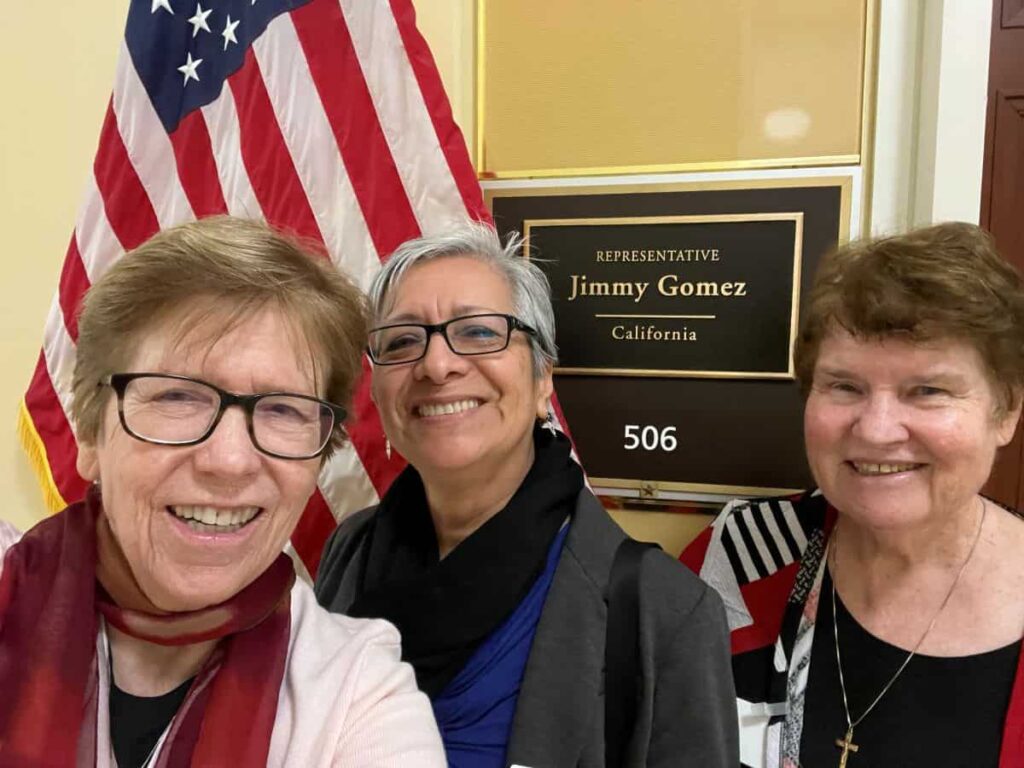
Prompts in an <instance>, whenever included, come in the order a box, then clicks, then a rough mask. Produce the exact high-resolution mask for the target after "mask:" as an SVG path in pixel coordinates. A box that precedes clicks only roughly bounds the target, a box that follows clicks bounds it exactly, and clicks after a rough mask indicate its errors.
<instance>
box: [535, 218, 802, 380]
mask: <svg viewBox="0 0 1024 768" xmlns="http://www.w3.org/2000/svg"><path fill="white" fill-rule="evenodd" d="M523 228H524V235H525V236H526V241H527V245H528V246H529V248H528V252H529V253H530V258H533V259H536V262H537V264H538V265H539V266H540V267H541V268H542V269H543V270H544V271H545V273H546V274H547V276H548V279H549V280H550V281H551V288H552V298H553V301H554V305H555V312H556V315H557V317H558V345H559V358H560V361H559V367H558V369H557V371H556V372H557V373H560V374H576V375H580V374H599V375H600V374H604V375H619V376H691V377H712V378H729V377H735V378H789V377H792V375H793V371H792V363H791V360H792V347H793V338H794V333H795V328H796V320H797V308H798V306H799V286H800V262H801V259H800V256H801V252H800V248H801V240H802V234H803V213H802V212H793V213H788V212H782V213H751V214H731V215H729V214H726V215H717V216H653V217H644V216H634V217H622V218H607V219H597V218H585V219H549V220H544V219H528V220H526V221H524V222H523Z"/></svg>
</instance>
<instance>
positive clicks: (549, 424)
mask: <svg viewBox="0 0 1024 768" xmlns="http://www.w3.org/2000/svg"><path fill="white" fill-rule="evenodd" d="M541 427H543V428H544V429H546V430H548V431H549V432H551V434H555V433H556V432H557V431H558V427H557V426H556V425H555V412H554V411H553V410H551V409H550V408H548V414H547V416H546V417H545V418H544V423H543V424H541Z"/></svg>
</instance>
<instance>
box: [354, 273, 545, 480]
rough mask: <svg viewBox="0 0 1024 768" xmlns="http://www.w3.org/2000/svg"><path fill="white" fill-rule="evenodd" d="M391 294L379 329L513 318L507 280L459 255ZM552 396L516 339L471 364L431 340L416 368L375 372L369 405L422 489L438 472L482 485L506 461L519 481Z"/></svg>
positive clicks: (526, 346)
mask: <svg viewBox="0 0 1024 768" xmlns="http://www.w3.org/2000/svg"><path fill="white" fill-rule="evenodd" d="M392 290H393V293H392V295H391V297H390V298H391V306H390V307H389V311H388V313H387V314H386V316H385V317H383V318H381V320H380V322H379V323H378V324H379V325H386V324H388V323H396V322H402V321H408V322H413V323H441V322H444V321H446V320H450V319H452V318H453V317H459V316H462V315H469V314H476V313H486V312H495V313H501V314H514V311H513V306H512V295H511V291H510V290H509V285H508V283H507V281H506V280H505V278H504V277H503V276H502V275H501V274H500V273H499V272H498V271H497V270H495V269H494V268H493V267H491V266H489V265H488V264H486V263H484V262H482V261H480V260H478V259H474V258H471V257H466V256H450V257H442V258H438V259H434V260H432V261H427V262H424V263H422V264H418V265H416V266H413V267H411V268H410V269H409V270H408V271H407V272H406V273H405V274H404V275H403V276H402V279H401V280H400V281H399V283H398V285H397V286H395V288H393V289H392ZM551 389H552V384H551V372H550V370H548V371H544V372H543V374H542V375H541V376H540V377H536V376H534V372H533V366H532V361H531V352H530V342H529V339H528V337H527V336H526V335H525V334H523V333H521V332H519V331H513V333H512V338H511V340H510V343H509V346H508V348H507V349H505V350H504V351H502V352H495V353H492V354H485V355H477V356H460V355H456V354H454V353H453V352H452V351H451V349H449V348H448V345H447V344H446V343H445V341H444V339H443V338H441V336H440V334H434V335H432V336H431V337H430V339H429V342H428V346H427V353H426V356H425V357H424V358H423V359H421V360H419V361H417V362H415V363H406V364H402V365H390V366H381V365H377V366H374V369H373V400H374V402H375V403H376V404H377V407H378V409H379V410H380V414H381V420H382V422H383V424H384V430H385V432H386V433H387V435H388V439H389V440H390V441H391V443H392V444H393V445H394V446H395V448H396V449H397V450H398V451H399V453H401V454H402V455H403V456H405V458H406V459H408V460H409V462H410V463H411V464H412V465H413V466H414V467H416V469H417V470H418V471H419V472H420V474H421V476H422V477H423V478H424V480H425V481H426V482H427V483H428V484H429V483H430V481H431V478H432V477H435V476H437V475H438V473H448V474H447V476H448V477H449V478H450V477H452V474H451V473H452V472H459V471H465V472H469V473H471V474H474V475H476V476H477V477H486V476H487V475H488V473H495V474H496V471H497V468H499V467H502V466H506V465H507V463H508V462H514V463H516V465H517V466H518V465H522V466H523V467H524V472H525V469H528V468H529V466H530V463H531V461H532V455H533V437H532V435H533V425H534V422H535V421H536V419H538V418H544V417H545V416H546V415H547V404H548V400H549V399H550V397H551Z"/></svg>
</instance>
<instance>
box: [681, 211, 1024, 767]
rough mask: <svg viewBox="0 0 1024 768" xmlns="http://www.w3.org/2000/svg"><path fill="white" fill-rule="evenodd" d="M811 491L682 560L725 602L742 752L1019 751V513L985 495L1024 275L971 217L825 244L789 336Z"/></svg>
mask: <svg viewBox="0 0 1024 768" xmlns="http://www.w3.org/2000/svg"><path fill="white" fill-rule="evenodd" d="M795 362H796V370H797V376H798V378H799V380H800V383H801V385H802V386H803V389H804V391H805V393H806V407H805V411H804V436H805V442H806V448H807V458H808V461H809V463H810V467H811V471H812V473H813V475H814V478H815V480H816V481H817V484H818V488H819V490H817V491H814V492H812V493H807V494H804V495H801V496H798V497H796V498H792V499H772V500H761V501H751V502H735V503H732V504H730V505H729V506H727V507H726V509H725V510H724V511H723V512H722V513H721V515H719V517H718V518H717V519H716V520H715V522H714V523H713V524H712V526H711V528H710V529H708V530H707V531H706V532H705V533H704V534H703V535H702V536H701V537H700V538H699V539H698V540H697V541H696V542H695V543H694V544H693V545H691V546H690V547H689V548H688V550H687V551H686V552H684V553H683V558H682V559H683V560H684V562H686V563H687V564H688V565H690V566H691V567H693V568H694V569H695V570H698V571H699V572H700V575H701V576H702V577H703V578H704V579H705V580H706V581H708V582H709V583H710V584H711V585H712V586H714V587H715V588H716V589H718V591H719V592H720V593H721V594H722V596H723V597H724V598H725V602H726V605H727V606H728V609H729V620H730V629H731V630H732V648H733V671H734V675H735V679H736V689H737V696H738V707H739V714H740V740H741V759H742V761H743V764H744V765H746V766H751V767H756V768H761V767H762V766H771V767H772V768H776V766H778V767H784V768H791V767H792V766H797V765H806V766H821V765H836V764H838V765H841V766H846V765H849V767H850V768H869V767H872V766H900V767H901V768H904V767H906V768H914V766H935V765H941V766H971V767H972V768H979V767H981V766H997V765H998V766H1000V767H1001V768H1010V766H1014V767H1015V768H1017V767H1019V766H1021V765H1024V667H1022V666H1021V652H1020V651H1021V638H1022V637H1024V557H1021V553H1022V552H1024V520H1022V519H1021V517H1020V515H1019V513H1018V512H1016V511H1014V510H1009V509H1005V508H1003V507H1001V506H1000V505H998V504H996V503H995V502H993V501H991V500H990V499H987V498H985V497H984V496H983V495H981V489H982V486H984V485H985V483H986V481H987V480H988V478H989V475H990V473H991V471H992V466H993V463H994V461H995V458H996V454H997V451H998V450H999V449H1000V448H1002V447H1003V446H1005V445H1007V443H1009V442H1010V440H1011V439H1012V437H1013V434H1014V430H1015V428H1016V425H1017V421H1018V417H1019V416H1020V411H1021V395H1022V391H1024V289H1022V286H1021V279H1020V276H1019V275H1018V274H1017V272H1016V271H1015V270H1014V269H1013V268H1012V267H1011V266H1010V265H1009V264H1007V263H1006V262H1005V261H1003V260H1002V259H1001V258H1000V257H999V255H998V254H997V253H996V252H995V250H994V248H993V245H992V241H991V239H990V238H989V237H988V235H986V234H985V233H984V232H982V231H981V230H980V229H978V228H977V227H975V226H973V225H969V224H942V225H939V226H935V227H931V228H928V229H922V230H918V231H915V232H911V233H909V234H906V235H903V236H899V237H890V238H885V239H880V240H874V241H867V242H861V243H853V244H851V245H848V246H845V247H843V248H840V249H839V250H838V251H837V252H836V253H834V254H832V255H831V256H829V257H827V258H826V260H825V261H824V262H823V264H822V266H821V268H820V270H819V272H818V275H817V276H816V279H815V282H814V286H813V289H812V291H811V293H810V296H809V298H808V300H807V303H806V306H805V308H804V312H803V317H802V324H801V331H800V337H799V341H798V345H797V349H796V357H795Z"/></svg>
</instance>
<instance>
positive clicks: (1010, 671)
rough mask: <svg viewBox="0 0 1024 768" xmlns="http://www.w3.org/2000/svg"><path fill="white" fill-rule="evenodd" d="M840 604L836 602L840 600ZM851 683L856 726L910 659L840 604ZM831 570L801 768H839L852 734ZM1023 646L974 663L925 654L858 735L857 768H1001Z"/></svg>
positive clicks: (821, 606)
mask: <svg viewBox="0 0 1024 768" xmlns="http://www.w3.org/2000/svg"><path fill="white" fill-rule="evenodd" d="M837 597H838V596H837ZM836 609H837V610H836V619H837V623H838V625H839V641H840V650H841V651H842V655H843V675H844V679H845V682H846V693H847V696H848V697H849V704H850V715H851V717H852V719H854V720H856V719H857V718H858V717H860V715H861V714H862V713H863V712H864V710H865V709H866V708H867V707H868V705H870V704H871V702H872V701H874V699H875V697H876V696H878V693H879V692H880V691H881V690H882V688H883V687H884V686H885V684H886V682H887V681H888V680H889V679H890V678H891V677H892V675H893V674H894V673H895V672H896V670H897V669H899V666H900V664H902V663H903V660H904V659H905V658H906V657H907V651H905V650H903V649H902V648H897V647H896V646H893V645H889V644H888V643H886V642H884V641H882V640H879V639H878V638H877V637H874V636H873V635H871V634H870V633H869V632H868V631H867V630H866V629H864V628H863V627H862V626H860V624H858V623H857V621H856V619H854V618H853V616H852V615H850V613H849V612H848V611H847V610H846V607H845V606H844V605H843V602H842V600H838V599H837V605H836ZM832 626H833V625H832V581H831V578H830V577H829V575H828V571H827V570H826V573H825V577H824V579H823V583H822V587H821V600H820V601H819V603H818V617H817V622H816V624H815V631H814V645H813V646H812V648H811V668H810V675H809V678H808V686H807V695H806V699H805V706H804V729H803V736H802V738H801V741H800V763H801V765H803V766H805V768H816V767H817V766H830V765H838V763H839V757H840V756H841V754H842V750H841V749H840V748H839V747H837V746H836V744H835V740H836V739H841V738H843V737H844V736H845V734H846V716H845V714H844V712H843V695H842V692H841V689H840V687H839V674H838V670H837V668H836V647H835V632H834V631H833V628H832ZM1020 646H1021V644H1020V642H1015V643H1013V644H1011V645H1008V646H1006V647H1005V648H997V649H996V650H994V651H988V652H986V653H979V654H976V655H974V656H960V657H952V658H944V657H937V656H923V655H917V656H915V657H914V658H913V659H911V660H910V663H909V664H908V665H907V667H906V669H904V670H903V674H901V675H900V676H899V678H898V679H897V680H896V682H895V683H893V685H892V687H891V688H890V689H889V691H888V692H887V693H886V694H885V696H883V697H882V699H881V701H879V702H878V704H877V706H875V708H874V709H873V710H872V711H871V713H870V714H869V715H868V716H867V717H865V718H864V721H863V722H862V723H861V724H860V725H858V726H857V727H856V728H855V729H854V733H853V743H854V744H856V745H858V751H857V752H856V753H854V752H852V751H851V753H850V756H849V762H848V766H849V768H878V767H879V766H886V767H887V768H894V767H895V766H899V768H916V767H917V766H921V767H922V768H923V767H924V766H928V768H934V767H935V766H941V767H942V768H986V766H997V765H998V763H999V748H1000V745H1001V744H1002V737H1003V722H1004V720H1005V717H1006V709H1007V707H1008V705H1009V702H1010V694H1011V692H1012V689H1013V679H1014V674H1015V672H1016V668H1017V659H1018V656H1019V654H1020Z"/></svg>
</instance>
